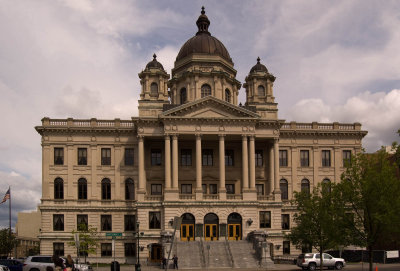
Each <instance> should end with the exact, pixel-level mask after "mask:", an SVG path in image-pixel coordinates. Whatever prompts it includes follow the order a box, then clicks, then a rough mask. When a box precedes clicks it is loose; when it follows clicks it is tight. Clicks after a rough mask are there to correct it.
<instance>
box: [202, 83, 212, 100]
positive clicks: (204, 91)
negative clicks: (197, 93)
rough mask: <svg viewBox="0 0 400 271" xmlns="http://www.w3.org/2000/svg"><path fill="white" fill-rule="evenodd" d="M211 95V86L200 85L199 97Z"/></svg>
mask: <svg viewBox="0 0 400 271" xmlns="http://www.w3.org/2000/svg"><path fill="white" fill-rule="evenodd" d="M210 95H211V87H210V86H209V85H207V84H204V85H202V86H201V98H203V97H206V96H210Z"/></svg>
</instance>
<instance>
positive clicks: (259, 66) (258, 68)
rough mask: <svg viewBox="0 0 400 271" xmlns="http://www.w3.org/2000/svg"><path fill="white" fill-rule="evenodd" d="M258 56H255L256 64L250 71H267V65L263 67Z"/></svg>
mask: <svg viewBox="0 0 400 271" xmlns="http://www.w3.org/2000/svg"><path fill="white" fill-rule="evenodd" d="M260 60H261V59H260V57H257V64H256V65H254V66H253V68H251V70H250V73H253V72H266V73H268V69H267V67H265V66H264V65H263V64H261V63H260Z"/></svg>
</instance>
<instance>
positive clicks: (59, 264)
mask: <svg viewBox="0 0 400 271" xmlns="http://www.w3.org/2000/svg"><path fill="white" fill-rule="evenodd" d="M52 260H53V263H54V267H55V271H62V270H64V262H63V260H62V259H61V258H60V257H58V256H56V255H53V257H52Z"/></svg>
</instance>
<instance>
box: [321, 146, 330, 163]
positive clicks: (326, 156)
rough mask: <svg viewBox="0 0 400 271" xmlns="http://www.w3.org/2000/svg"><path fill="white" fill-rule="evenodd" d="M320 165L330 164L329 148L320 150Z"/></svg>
mask: <svg viewBox="0 0 400 271" xmlns="http://www.w3.org/2000/svg"><path fill="white" fill-rule="evenodd" d="M322 166H323V167H330V166H331V151H329V150H324V151H322Z"/></svg>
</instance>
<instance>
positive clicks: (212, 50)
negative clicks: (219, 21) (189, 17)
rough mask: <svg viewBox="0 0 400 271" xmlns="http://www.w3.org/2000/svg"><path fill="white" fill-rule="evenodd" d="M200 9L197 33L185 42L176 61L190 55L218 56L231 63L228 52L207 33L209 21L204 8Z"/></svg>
mask: <svg viewBox="0 0 400 271" xmlns="http://www.w3.org/2000/svg"><path fill="white" fill-rule="evenodd" d="M201 9H202V11H201V15H200V16H199V18H198V19H197V22H196V24H197V27H198V29H199V31H198V32H197V33H196V36H194V37H192V38H190V39H189V40H188V41H186V42H185V44H183V46H182V48H181V50H180V51H179V53H178V56H177V57H176V61H179V60H181V59H183V58H185V57H186V56H189V55H191V54H208V55H219V56H221V57H222V58H224V59H225V60H227V61H228V62H230V63H232V59H231V57H230V56H229V53H228V50H227V49H226V48H225V46H224V44H222V42H220V41H219V40H218V39H217V38H215V37H213V36H211V34H210V32H208V27H209V25H210V21H209V20H208V17H207V16H206V15H205V11H204V7H202V8H201Z"/></svg>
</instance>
